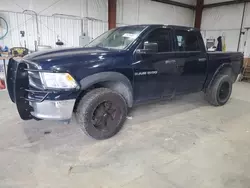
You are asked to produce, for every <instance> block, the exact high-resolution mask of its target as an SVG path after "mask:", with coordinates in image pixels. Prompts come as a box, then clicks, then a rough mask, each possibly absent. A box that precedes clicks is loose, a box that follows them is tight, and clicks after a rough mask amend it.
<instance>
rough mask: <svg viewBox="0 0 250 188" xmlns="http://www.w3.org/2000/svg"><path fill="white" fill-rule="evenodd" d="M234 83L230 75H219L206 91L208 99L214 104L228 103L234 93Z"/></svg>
mask: <svg viewBox="0 0 250 188" xmlns="http://www.w3.org/2000/svg"><path fill="white" fill-rule="evenodd" d="M232 85H233V83H232V79H231V77H230V76H229V75H218V76H217V77H216V78H215V80H214V81H213V82H212V84H211V86H210V87H209V88H208V89H207V91H206V93H205V98H206V100H207V101H208V102H209V103H210V104H211V105H213V106H222V105H224V104H226V103H227V101H228V100H229V98H230V96H231V93H232Z"/></svg>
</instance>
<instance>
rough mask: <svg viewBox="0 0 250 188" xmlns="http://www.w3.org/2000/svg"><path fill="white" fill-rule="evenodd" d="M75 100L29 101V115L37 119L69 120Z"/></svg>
mask: <svg viewBox="0 0 250 188" xmlns="http://www.w3.org/2000/svg"><path fill="white" fill-rule="evenodd" d="M74 105H75V100H63V101H49V100H45V101H43V102H30V106H32V107H33V111H31V115H32V116H34V117H36V118H38V119H46V120H69V119H71V116H72V112H73V108H74Z"/></svg>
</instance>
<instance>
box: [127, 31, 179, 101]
mask: <svg viewBox="0 0 250 188" xmlns="http://www.w3.org/2000/svg"><path fill="white" fill-rule="evenodd" d="M172 36H173V35H172V30H171V29H169V28H163V27H162V28H157V29H154V30H153V31H151V32H150V33H149V34H148V35H147V36H146V37H145V38H144V40H142V43H141V44H140V45H139V47H138V49H137V50H136V52H135V55H134V63H133V64H132V65H133V70H134V98H135V101H136V102H143V101H147V100H150V99H158V98H161V97H166V98H168V97H172V96H173V93H174V90H175V87H174V84H173V83H174V82H173V79H174V77H175V73H176V60H175V53H174V52H173V44H172V41H173V40H172ZM150 44H154V45H155V44H157V46H158V49H157V50H156V51H154V52H146V51H145V53H140V50H142V51H143V49H145V45H150Z"/></svg>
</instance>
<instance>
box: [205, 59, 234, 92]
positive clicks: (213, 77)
mask: <svg viewBox="0 0 250 188" xmlns="http://www.w3.org/2000/svg"><path fill="white" fill-rule="evenodd" d="M227 68H230V69H232V71H233V68H232V64H230V63H223V64H222V65H220V66H219V67H218V68H217V69H216V71H215V73H214V74H213V76H212V79H211V80H210V82H209V84H208V87H207V88H209V87H210V86H211V84H212V83H213V81H214V80H215V78H216V76H217V75H218V74H219V73H220V72H221V71H222V70H223V69H227Z"/></svg>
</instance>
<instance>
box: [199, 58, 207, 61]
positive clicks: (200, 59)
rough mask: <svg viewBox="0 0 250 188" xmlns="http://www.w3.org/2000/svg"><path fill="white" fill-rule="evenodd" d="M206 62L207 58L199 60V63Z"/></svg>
mask: <svg viewBox="0 0 250 188" xmlns="http://www.w3.org/2000/svg"><path fill="white" fill-rule="evenodd" d="M205 61H207V59H206V58H199V62H205Z"/></svg>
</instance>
